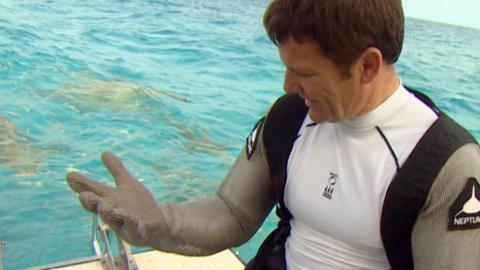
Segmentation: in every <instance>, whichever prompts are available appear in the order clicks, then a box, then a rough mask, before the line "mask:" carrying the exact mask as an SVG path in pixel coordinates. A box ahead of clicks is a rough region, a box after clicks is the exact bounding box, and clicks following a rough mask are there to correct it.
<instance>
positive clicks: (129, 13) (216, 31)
mask: <svg viewBox="0 0 480 270" xmlns="http://www.w3.org/2000/svg"><path fill="white" fill-rule="evenodd" d="M266 5H267V1H266V0H263V1H257V0H230V1H210V0H207V1H191V0H190V1H189V0H175V1H173V0H171V1H112V0H110V1H101V0H99V1H86V2H85V3H83V2H82V1H61V2H60V1H45V2H41V3H40V2H39V1H33V0H25V1H2V2H1V3H0V116H1V117H0V177H1V178H0V179H1V180H0V240H3V241H5V242H6V244H7V246H6V247H5V248H4V266H5V269H7V270H10V269H22V268H26V267H31V266H34V265H41V264H47V263H53V262H58V261H63V260H68V259H73V258H78V257H84V256H89V255H91V254H92V253H91V250H90V247H89V240H90V229H91V228H90V219H91V217H90V215H89V214H88V213H87V212H85V211H84V210H82V208H81V207H80V205H79V203H78V201H77V199H76V197H75V196H74V194H73V193H72V192H71V191H70V189H69V188H68V187H67V185H66V183H65V180H64V176H65V173H66V172H67V171H69V170H79V171H82V172H84V173H87V174H88V175H89V176H91V177H92V178H95V179H99V180H100V181H109V179H110V177H109V175H108V173H107V172H106V170H105V169H104V167H103V166H102V164H101V162H100V160H99V156H100V152H101V151H103V150H112V151H113V152H115V153H117V154H118V155H119V156H121V158H122V159H123V161H124V162H125V164H126V166H127V167H128V168H129V169H130V171H131V172H132V173H133V174H134V175H135V176H137V177H138V178H139V179H140V180H141V181H143V182H144V183H145V185H147V186H148V188H149V189H150V190H152V192H153V193H154V195H155V197H156V198H157V199H158V200H159V201H166V200H174V201H184V200H190V199H194V198H199V197H202V196H206V195H209V194H213V193H214V192H215V190H216V188H217V186H218V185H219V183H220V182H221V181H222V179H223V177H224V175H225V174H226V173H227V171H228V169H229V167H230V165H231V164H232V162H233V160H234V158H235V156H236V155H237V154H238V152H239V151H240V149H241V147H242V145H243V143H244V140H245V137H246V135H247V134H248V133H249V131H250V129H251V126H252V125H253V124H254V123H255V122H256V119H257V118H258V117H260V116H261V115H262V113H263V112H265V111H266V109H267V108H268V106H269V104H270V103H271V102H272V101H273V100H275V98H276V97H277V96H278V95H280V94H281V93H282V90H281V89H282V79H283V74H282V72H283V67H282V65H281V63H280V61H279V60H278V56H277V51H276V48H275V47H274V46H273V45H272V44H271V43H270V42H269V41H268V40H267V38H266V36H265V34H264V30H263V28H262V25H261V19H262V18H261V17H262V14H263V11H264V9H265V7H266ZM478 52H480V31H479V30H475V29H468V28H461V27H456V26H449V25H443V24H437V23H431V22H425V21H419V20H413V19H408V20H407V34H406V41H405V46H404V51H403V53H402V56H401V58H400V62H399V64H398V69H399V72H400V74H401V75H402V78H403V81H404V82H405V83H406V84H407V85H410V86H414V87H417V88H419V89H421V90H424V91H425V92H426V93H428V94H430V95H431V97H432V98H433V99H434V100H436V101H438V103H439V105H440V107H441V108H443V109H444V110H445V111H447V112H449V113H450V114H451V115H452V116H453V117H454V118H455V119H457V120H458V121H459V122H460V123H462V124H463V125H465V126H466V127H467V128H468V129H469V130H470V131H471V132H472V133H473V134H474V135H475V136H476V138H480V126H479V125H478V120H477V118H478V116H479V115H480V106H479V105H480V94H479V93H478V91H477V89H476V88H477V87H478V85H480V56H479V54H478ZM274 223H275V219H274V218H269V220H268V221H267V222H266V223H265V225H264V226H263V227H262V228H261V230H260V231H259V232H258V234H257V235H256V236H255V237H254V238H253V239H252V240H251V241H250V242H248V243H247V244H246V245H244V246H242V247H240V248H237V249H236V252H237V253H239V255H240V256H241V257H242V258H243V259H244V260H249V258H251V256H253V254H254V252H255V251H256V249H257V246H258V245H259V243H260V242H261V239H263V238H264V237H265V235H266V234H267V233H268V231H269V230H270V229H271V228H272V227H273V226H274Z"/></svg>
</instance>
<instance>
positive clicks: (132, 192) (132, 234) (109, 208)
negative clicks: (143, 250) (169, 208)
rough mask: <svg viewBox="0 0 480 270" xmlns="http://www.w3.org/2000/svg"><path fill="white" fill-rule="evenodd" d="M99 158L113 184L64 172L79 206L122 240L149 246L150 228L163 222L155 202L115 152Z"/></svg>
mask: <svg viewBox="0 0 480 270" xmlns="http://www.w3.org/2000/svg"><path fill="white" fill-rule="evenodd" d="M102 160H103V163H104V164H105V166H106V167H107V169H108V171H109V172H110V173H111V174H112V176H113V177H114V179H115V183H116V187H111V186H107V185H104V184H102V183H99V182H94V181H92V180H90V179H89V178H88V177H86V176H84V175H82V174H80V173H77V172H71V173H69V174H68V175H67V181H68V184H69V185H70V187H71V188H72V189H73V190H74V191H75V192H77V193H79V199H80V202H81V204H82V205H83V207H84V208H85V209H87V210H88V211H91V212H94V213H97V214H98V215H99V216H100V217H101V218H102V220H103V221H104V222H105V223H107V224H108V225H109V226H110V227H111V228H112V229H113V230H114V231H115V232H117V233H118V234H119V235H120V236H121V237H122V238H123V239H124V240H126V241H127V242H129V243H131V244H134V245H137V246H147V245H149V243H148V239H151V233H152V231H154V230H157V229H159V228H158V227H159V226H162V225H161V224H162V223H163V222H162V220H161V219H162V212H161V210H160V207H159V205H158V204H157V203H156V201H155V199H154V198H153V196H152V194H151V193H150V191H148V190H147V189H146V188H145V187H144V186H143V185H142V184H141V183H140V182H138V181H137V180H136V179H135V178H134V177H132V176H131V175H130V173H129V172H128V171H127V169H126V168H125V167H124V166H123V164H122V163H121V162H120V160H119V159H118V158H117V157H116V156H115V155H113V154H112V153H109V152H105V153H103V154H102Z"/></svg>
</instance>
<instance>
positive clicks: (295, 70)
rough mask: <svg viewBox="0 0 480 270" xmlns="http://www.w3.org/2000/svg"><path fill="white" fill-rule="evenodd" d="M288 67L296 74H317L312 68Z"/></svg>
mask: <svg viewBox="0 0 480 270" xmlns="http://www.w3.org/2000/svg"><path fill="white" fill-rule="evenodd" d="M286 67H287V68H288V69H290V70H292V71H293V72H295V73H315V71H314V70H313V69H311V68H305V69H302V68H294V67H291V66H286Z"/></svg>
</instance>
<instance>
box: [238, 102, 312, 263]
mask: <svg viewBox="0 0 480 270" xmlns="http://www.w3.org/2000/svg"><path fill="white" fill-rule="evenodd" d="M306 113H307V107H306V106H305V103H304V101H303V100H302V98H300V96H298V95H297V94H287V95H284V96H282V97H280V98H279V99H278V100H277V101H276V102H275V104H274V105H273V106H272V108H271V109H270V112H269V113H268V115H267V117H266V119H265V122H264V128H263V142H264V145H265V149H266V152H267V162H268V166H269V170H270V178H271V181H272V185H273V188H274V192H275V199H276V201H277V203H278V204H277V209H276V213H277V215H278V217H279V218H280V221H279V222H278V228H277V229H275V230H274V231H273V232H271V233H270V235H269V236H268V237H267V238H266V239H265V240H264V241H263V243H262V245H261V246H260V247H259V249H258V251H257V254H256V255H255V257H253V259H252V260H251V261H250V262H249V263H248V264H247V265H246V267H245V269H246V270H286V262H285V241H286V239H287V237H288V235H290V223H289V220H290V219H291V217H292V215H291V214H290V212H289V211H288V209H287V208H286V206H285V203H284V202H283V194H284V191H283V190H284V187H285V183H286V180H287V163H288V157H289V156H290V152H291V151H292V147H293V143H294V142H295V139H296V138H297V134H298V130H299V129H300V127H301V125H302V123H303V120H304V118H305V115H306Z"/></svg>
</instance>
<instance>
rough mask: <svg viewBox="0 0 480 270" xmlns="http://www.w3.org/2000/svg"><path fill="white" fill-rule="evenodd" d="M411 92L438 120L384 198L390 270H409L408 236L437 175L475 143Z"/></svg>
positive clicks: (383, 231) (384, 237) (383, 222)
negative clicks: (450, 158)
mask: <svg viewBox="0 0 480 270" xmlns="http://www.w3.org/2000/svg"><path fill="white" fill-rule="evenodd" d="M409 90H411V89H409ZM411 91H412V93H414V94H415V96H416V97H417V98H419V99H420V100H421V101H423V102H424V103H425V104H427V106H429V107H430V108H432V110H434V111H435V112H438V114H439V117H438V119H437V120H436V121H435V122H434V123H433V124H432V126H430V128H429V129H428V130H427V132H426V133H425V134H424V135H423V136H422V138H421V139H420V141H419V142H418V144H417V145H416V146H415V148H414V150H413V151H412V153H411V154H410V156H409V157H408V159H407V160H406V161H405V163H404V164H403V166H402V167H401V168H400V171H399V172H398V173H397V175H396V176H395V177H394V179H393V180H392V183H391V184H390V186H389V188H388V190H387V193H386V196H385V201H384V204H383V209H382V218H381V224H380V228H381V235H382V240H383V244H384V246H385V250H386V253H387V257H388V261H389V262H390V265H391V266H392V269H394V270H397V269H401V270H408V269H413V257H412V246H411V233H412V230H413V226H414V224H415V221H416V218H417V216H418V213H419V212H420V209H421V208H422V207H423V205H424V203H425V201H426V199H427V196H428V193H429V191H430V188H431V186H432V184H433V182H434V180H435V178H436V176H437V174H438V172H439V171H440V169H441V168H442V167H443V166H444V164H445V162H447V160H448V158H449V157H450V156H451V155H452V154H453V152H455V150H457V149H458V148H459V147H461V146H462V145H464V144H467V143H475V142H476V141H475V139H474V138H473V137H472V135H470V133H469V132H468V131H467V130H465V128H463V127H462V126H460V125H459V124H457V123H456V122H455V121H454V120H452V119H451V118H450V117H448V116H447V115H446V114H444V113H442V112H440V111H439V110H438V108H437V107H435V105H434V104H433V102H432V101H431V100H430V99H429V98H427V97H426V96H424V95H423V94H420V93H419V92H416V91H413V90H411Z"/></svg>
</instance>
